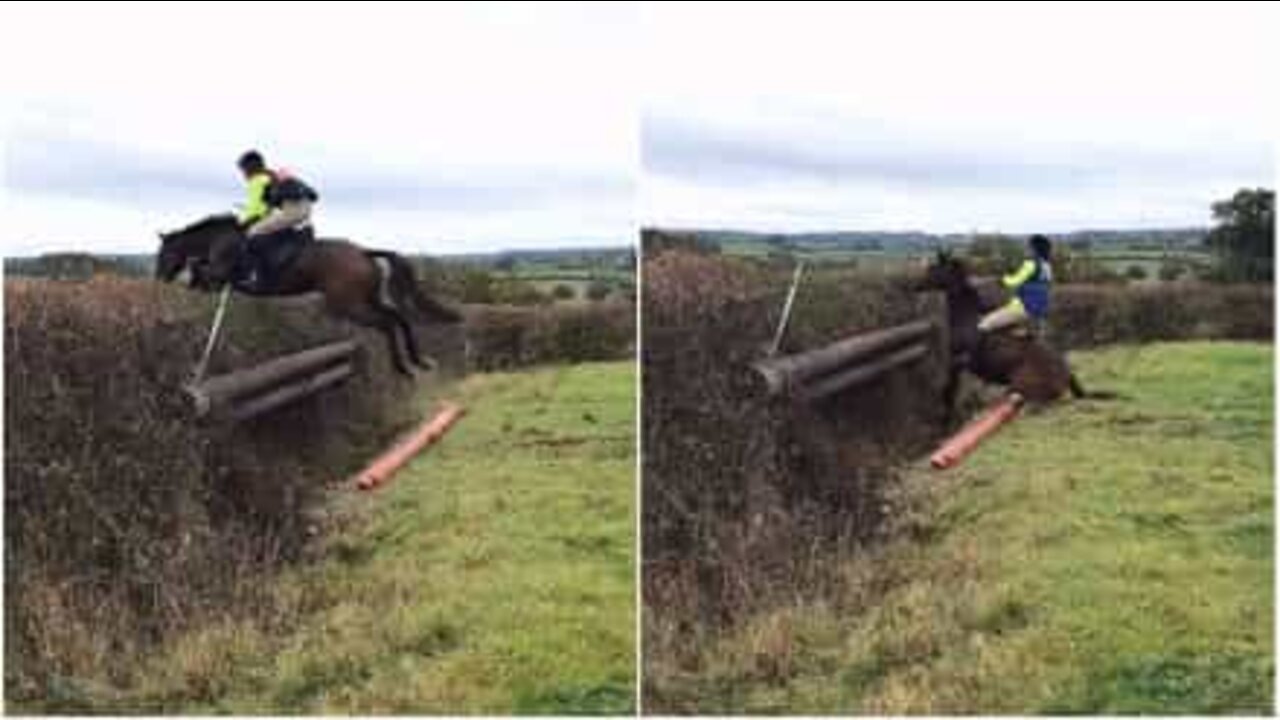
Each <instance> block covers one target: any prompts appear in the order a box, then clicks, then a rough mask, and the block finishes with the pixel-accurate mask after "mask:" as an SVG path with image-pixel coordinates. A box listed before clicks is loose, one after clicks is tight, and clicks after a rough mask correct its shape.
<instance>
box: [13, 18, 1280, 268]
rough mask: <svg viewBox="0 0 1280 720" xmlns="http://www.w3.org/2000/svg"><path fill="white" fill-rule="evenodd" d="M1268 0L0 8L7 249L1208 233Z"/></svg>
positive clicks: (1256, 97)
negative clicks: (298, 238) (258, 220)
mask: <svg viewBox="0 0 1280 720" xmlns="http://www.w3.org/2000/svg"><path fill="white" fill-rule="evenodd" d="M1276 27H1280V23H1278V22H1277V17H1276V12H1275V11H1273V10H1272V9H1271V8H1270V7H1259V6H1240V5H1228V4H1225V3H1205V4H1199V5H1196V6H1191V7H1188V6H1187V5H1186V4H1160V5H1158V6H1157V5H1147V4H1133V5H1118V4H1115V3H1103V4H1099V5H1086V6H1078V5H1076V4H1071V5H1043V4H1029V5H1017V6H1014V5H1010V4H1004V3H999V4H964V5H961V6H959V7H956V6H954V5H953V4H941V5H935V4H912V5H906V6H901V5H898V4H890V5H884V4H861V3H860V4H843V5H834V4H830V5H829V4H825V3H824V4H804V3H797V2H785V3H772V4H766V3H750V4H747V3H732V4H730V3H706V4H683V3H681V4H672V5H670V6H668V5H666V4H647V3H645V4H621V5H573V4H553V5H548V4H536V5H525V4H519V3H517V4H506V3H496V4H495V3H489V4H470V3H467V4H450V5H443V6H440V5H437V4H428V5H425V6H417V5H415V6H414V7H412V8H402V7H400V6H399V5H394V6H393V5H379V4H373V3H359V4H350V5H344V6H335V5H334V4H331V3H312V4H308V5H307V6H305V8H300V7H294V6H291V5H285V4H272V3H248V4H243V5H236V6H223V5H217V6H213V5H195V6H189V5H187V4H181V5H175V4H153V3H148V4H145V5H144V6H143V5H134V6H129V5H118V4H114V5H111V6H105V7H104V6H102V5H100V4H88V5H58V6H53V7H46V6H44V5H36V6H21V7H14V6H13V5H12V4H4V5H0V62H2V63H3V65H2V67H4V68H5V69H6V71H7V72H5V73H3V74H2V77H0V83H4V86H3V87H2V88H0V89H2V90H3V92H0V132H2V133H3V137H4V140H5V142H4V143H2V144H0V154H2V155H3V158H0V159H2V160H3V169H4V176H3V177H4V184H3V188H4V193H3V194H2V195H0V203H2V204H3V207H2V208H0V238H2V239H3V242H4V247H5V251H6V253H7V254H20V253H31V252H42V251H49V250H66V249H80V250H89V251H111V250H122V251H141V250H150V249H152V248H153V245H154V242H155V240H154V233H155V231H156V230H159V229H166V228H173V227H177V226H180V225H183V224H185V223H187V222H190V221H192V220H194V219H197V218H199V217H201V216H203V215H206V214H208V213H212V212H220V211H225V210H228V209H230V208H231V206H232V204H233V203H236V202H239V200H240V197H241V192H242V191H241V186H240V180H239V177H238V176H237V174H236V172H235V169H234V167H233V163H234V160H235V157H236V156H237V155H238V154H239V153H240V152H241V151H242V150H244V149H246V148H248V147H257V148H260V149H261V150H263V151H264V152H265V153H266V155H267V157H268V160H269V161H272V162H275V163H278V164H280V165H283V166H284V167H287V168H290V169H292V170H294V171H296V172H298V173H299V174H301V175H302V176H304V177H305V178H307V179H308V180H311V181H313V183H314V184H315V185H316V186H317V187H318V189H319V191H320V193H321V195H322V200H321V203H320V205H319V208H318V215H317V222H318V226H319V228H320V230H321V232H322V233H324V234H333V235H344V236H348V237H352V238H354V239H356V240H357V241H363V242H367V243H369V244H374V245H379V246H387V247H394V248H399V249H405V250H416V251H424V252H432V253H441V252H474V251H486V250H497V249H502V248H511V247H538V246H541V247H546V246H564V245H574V244H579V245H581V244H600V243H611V244H622V243H626V242H629V241H630V240H631V239H632V238H633V236H634V234H635V232H634V231H635V228H636V226H637V225H638V224H640V223H645V224H663V225H675V226H701V227H712V226H714V227H735V228H744V229H756V230H817V229H832V228H842V229H894V230H906V229H922V230H932V231H948V232H966V231H971V230H1000V231H1006V232H1028V231H1034V230H1040V231H1050V232H1052V231H1062V230H1069V229H1075V228H1085V227H1092V228H1096V227H1138V226H1171V225H1203V224H1206V223H1208V222H1209V204H1210V203H1211V202H1212V201H1213V200H1214V199H1216V198H1220V197H1224V196H1227V195H1229V194H1230V193H1231V192H1233V191H1234V190H1235V189H1236V188H1238V187H1241V186H1251V185H1267V186H1274V177H1275V147H1274V145H1273V144H1272V140H1274V139H1275V138H1276V135H1277V133H1276V128H1277V127H1280V114H1278V113H1277V112H1276V95H1277V87H1276V83H1275V80H1274V77H1273V74H1272V73H1273V70H1274V68H1275V67H1276V66H1277V63H1276V60H1277V58H1276V53H1275V52H1274V51H1273V50H1271V47H1272V46H1273V45H1274V40H1275V28H1276Z"/></svg>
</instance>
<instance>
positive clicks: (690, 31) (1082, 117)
mask: <svg viewBox="0 0 1280 720" xmlns="http://www.w3.org/2000/svg"><path fill="white" fill-rule="evenodd" d="M1187 5H1188V4H1183V3H1176V4H1175V3H1160V4H1157V5H1148V4H1121V3H1103V4H1076V3H1072V4H1070V5H1069V6H1068V5H1063V4H1040V3H1036V4H1030V3H1027V4H1014V3H997V4H974V3H955V4H952V3H947V4H924V5H921V4H905V3H904V4H901V5H898V4H894V5H891V6H886V5H881V4H844V5H837V4H828V3H821V4H810V3H796V2H791V3H759V4H757V3H752V4H750V5H745V4H744V5H741V6H739V5H737V4H733V5H725V6H721V5H719V4H714V3H707V4H694V5H686V4H679V5H678V6H671V7H668V6H659V5H650V6H646V7H644V8H643V11H642V13H641V23H642V25H643V30H642V32H641V38H642V40H641V42H642V45H643V46H644V47H645V50H644V51H643V54H644V55H645V57H646V64H645V72H644V77H643V81H644V83H645V85H646V91H645V94H646V97H645V100H644V102H643V119H642V131H641V132H642V142H641V152H642V163H643V175H642V179H641V182H640V184H639V186H640V197H639V199H638V205H639V208H640V209H639V212H640V215H641V221H642V223H643V224H646V225H665V226H674V227H722V228H737V229H746V230H760V231H770V232H778V231H815V230H833V229H848V230H925V231H931V232H961V233H963V232H974V231H983V232H990V231H1000V232H1013V233H1024V232H1035V231H1044V232H1059V231H1067V230H1073V229H1083V228H1139V227H1152V226H1204V225H1208V224H1209V223H1210V204H1211V203H1212V202H1213V201H1214V200H1216V199H1220V198H1223V197H1227V196H1229V195H1230V194H1231V193H1233V192H1234V191H1235V190H1236V189H1237V188H1240V187H1244V186H1248V187H1253V186H1258V185H1262V186H1267V187H1274V186H1275V182H1274V178H1275V158H1276V155H1275V146H1274V144H1273V142H1272V141H1273V140H1274V139H1275V138H1276V136H1277V132H1276V128H1277V127H1280V122H1278V120H1280V116H1278V115H1277V112H1276V99H1277V98H1276V84H1275V82H1274V80H1273V77H1272V74H1273V72H1274V69H1275V68H1276V67H1277V66H1278V64H1277V63H1276V58H1275V53H1274V52H1273V51H1272V50H1271V49H1270V48H1271V47H1272V46H1273V45H1274V39H1275V38H1274V35H1275V28H1277V27H1280V17H1277V15H1278V14H1277V12H1276V11H1275V10H1274V8H1270V7H1244V6H1239V5H1230V4H1226V3H1209V4H1202V5H1198V6H1190V7H1188V6H1187Z"/></svg>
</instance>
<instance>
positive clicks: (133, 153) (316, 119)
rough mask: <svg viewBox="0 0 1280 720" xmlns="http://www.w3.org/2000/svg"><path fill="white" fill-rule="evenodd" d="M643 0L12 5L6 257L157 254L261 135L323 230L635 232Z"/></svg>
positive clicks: (548, 242) (466, 248) (610, 237)
mask: <svg viewBox="0 0 1280 720" xmlns="http://www.w3.org/2000/svg"><path fill="white" fill-rule="evenodd" d="M637 25H638V13H637V8H636V7H634V6H622V7H612V6H607V7H602V6H573V5H546V4H543V5H539V6H537V7H527V6H525V5H523V4H519V3H513V4H505V3H498V4H485V5H480V4H458V5H445V6H437V5H436V4H427V5H425V6H418V5H415V6H414V7H411V8H404V7H401V6H400V5H394V6H392V5H378V4H374V3H359V4H350V5H345V6H335V5H333V4H330V3H307V4H306V5H292V4H285V3H261V2H255V3H248V4H244V5H240V6H221V5H219V6H213V5H197V6H194V7H191V6H188V5H187V4H185V3H184V4H172V3H147V4H146V5H145V6H142V5H133V6H121V5H111V6H101V5H98V4H86V5H76V6H55V7H46V6H44V5H39V6H34V7H32V6H23V7H19V8H15V7H12V6H10V5H8V4H6V5H4V6H3V7H2V8H0V60H3V67H4V68H5V69H6V71H7V72H6V73H4V75H5V78H6V79H5V80H4V81H3V82H5V83H6V87H5V88H4V93H3V97H4V99H3V101H0V102H3V103H4V105H5V107H3V108H0V109H3V110H4V112H3V113H0V118H3V120H0V122H3V123H4V127H3V128H0V129H3V130H4V133H5V139H6V142H5V143H4V146H5V147H4V155H5V157H4V181H5V182H4V187H5V196H6V197H5V199H4V203H5V207H4V210H3V213H2V214H0V237H3V239H4V243H5V250H6V254H21V253H28V252H41V251H48V250H53V249H81V250H90V251H108V250H127V251H139V250H152V249H153V246H154V244H155V234H154V233H155V231H156V230H158V229H163V228H173V227H176V226H180V225H183V224H186V223H187V222H190V221H193V220H195V219H198V218H199V217H202V216H204V215H206V214H209V213H213V212H220V211H225V210H228V209H231V206H232V204H233V203H237V202H239V201H240V200H241V195H242V189H241V185H240V179H239V177H238V175H237V173H236V170H235V167H234V162H235V158H236V157H237V155H238V154H239V153H240V152H241V151H243V150H245V149H247V148H249V147H256V148H259V149H261V150H262V151H263V152H264V153H265V154H266V156H267V159H268V161H269V162H272V163H278V164H279V165H282V166H284V167H287V168H290V169H292V170H294V171H295V172H297V173H299V174H300V175H302V176H303V177H305V178H306V179H308V180H310V181H312V182H313V184H314V185H316V186H317V188H318V190H319V191H320V193H321V203H320V205H319V206H318V209H317V225H318V227H319V229H320V230H321V232H322V233H325V234H338V235H346V236H349V237H352V238H354V239H356V240H357V241H367V242H369V243H371V244H376V245H380V246H386V247H395V248H400V249H412V250H420V251H428V252H470V251H484V250H495V249H501V248H510V247H535V246H542V247H545V246H558V245H583V244H590V245H598V244H614V245H621V244H625V243H628V242H630V241H631V239H632V237H633V236H634V227H635V226H634V221H635V212H634V200H635V181H636V167H637V165H638V158H639V149H638V139H639V129H638V126H639V114H638V111H637V106H636V101H635V98H636V92H635V81H634V78H633V65H634V62H635V56H636V53H635V49H636V48H635V44H634V43H635V37H636V27H637Z"/></svg>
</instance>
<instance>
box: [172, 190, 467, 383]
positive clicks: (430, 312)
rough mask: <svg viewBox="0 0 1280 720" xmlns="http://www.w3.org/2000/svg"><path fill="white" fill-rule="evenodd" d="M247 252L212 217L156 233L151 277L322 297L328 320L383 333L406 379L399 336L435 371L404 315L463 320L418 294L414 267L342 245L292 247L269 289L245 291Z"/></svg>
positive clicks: (227, 225) (226, 218)
mask: <svg viewBox="0 0 1280 720" xmlns="http://www.w3.org/2000/svg"><path fill="white" fill-rule="evenodd" d="M246 247H247V240H246V238H245V235H244V232H243V231H242V229H241V227H240V223H239V222H238V221H237V219H236V217H235V216H234V215H230V214H223V215H211V216H209V217H207V218H205V219H203V220H200V221H199V222H196V223H193V224H191V225H188V226H187V227H185V228H183V229H181V230H176V231H174V232H169V233H160V252H159V254H158V256H157V259H156V277H158V278H160V279H161V280H163V281H165V282H170V281H172V280H173V279H174V278H176V277H177V276H178V275H179V273H181V272H182V270H183V269H188V270H189V271H190V272H191V276H192V282H191V285H192V287H196V288H200V289H206V290H217V289H220V288H222V287H223V286H225V285H226V284H228V283H231V285H232V287H233V288H234V289H236V290H238V291H241V292H248V294H253V295H268V296H283V295H301V294H303V293H308V292H319V293H321V294H322V295H323V296H324V304H325V307H326V309H327V310H328V311H329V312H330V313H331V314H333V315H335V316H337V317H341V318H344V319H347V320H351V321H353V322H355V323H358V324H360V325H364V326H366V327H372V328H376V329H378V330H380V331H381V332H382V333H383V335H384V336H385V337H386V339H387V346H388V347H389V348H390V352H391V361H392V363H393V364H394V365H395V367H396V369H397V370H399V371H400V372H401V373H403V374H405V375H410V376H411V375H412V374H413V372H412V370H410V369H409V366H408V365H407V364H406V363H405V361H404V358H403V357H402V356H401V353H400V347H399V344H398V338H399V337H403V339H404V344H405V348H406V349H407V351H408V356H409V360H410V361H411V362H412V363H413V364H414V365H416V366H418V367H419V368H422V369H423V370H432V369H434V367H435V362H434V361H433V360H431V359H430V358H426V359H424V358H423V357H422V356H421V355H420V354H419V353H418V344H417V341H416V340H415V339H414V336H413V330H412V328H411V326H410V324H409V321H408V319H407V318H406V311H407V310H409V309H413V310H416V311H417V314H418V315H419V316H420V317H421V318H422V319H424V320H426V321H428V322H440V323H457V322H461V321H462V317H461V316H460V315H459V314H458V313H457V312H456V311H454V310H452V309H450V308H448V307H446V306H445V305H443V304H441V303H439V302H437V301H435V300H433V299H431V298H429V297H427V296H426V295H424V294H423V293H422V291H421V289H420V288H419V287H418V283H417V281H416V280H415V279H414V275H413V268H412V267H411V266H410V265H409V263H408V262H407V261H405V259H404V258H403V257H401V256H400V255H398V254H396V253H394V252H390V251H386V250H365V249H363V248H360V247H358V246H356V245H355V244H353V243H351V242H348V241H346V240H335V239H322V240H314V241H308V242H301V243H297V244H295V245H293V247H292V249H293V250H294V251H295V252H294V255H295V256H294V257H293V259H292V261H290V262H288V263H287V264H286V265H285V266H284V267H283V268H282V269H281V270H280V271H279V272H278V273H277V274H276V277H275V278H274V280H273V282H272V283H271V284H270V287H268V288H267V289H266V290H265V291H256V290H255V291H246V290H245V289H244V288H243V287H242V286H240V285H239V284H238V282H237V281H238V278H237V274H238V273H237V270H238V268H239V267H240V266H241V263H242V258H243V257H244V253H245V249H246Z"/></svg>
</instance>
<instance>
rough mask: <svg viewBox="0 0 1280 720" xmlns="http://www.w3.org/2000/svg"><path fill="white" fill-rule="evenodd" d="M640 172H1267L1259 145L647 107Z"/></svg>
mask: <svg viewBox="0 0 1280 720" xmlns="http://www.w3.org/2000/svg"><path fill="white" fill-rule="evenodd" d="M642 132H643V136H642V137H643V141H642V148H643V166H644V170H645V172H646V173H652V174H655V175H661V176H667V177H671V178H680V179H684V180H689V181H694V182H697V183H701V184H711V185H721V186H726V187H735V186H737V187H740V186H752V185H763V184H777V183H787V182H813V183H824V184H827V185H831V186H839V185H857V184H863V183H881V184H884V185H887V186H893V187H906V188H914V189H917V190H920V191H928V190H931V189H938V190H1002V191H1014V192H1019V193H1025V192H1032V191H1056V192H1071V191H1077V190H1083V189H1087V188H1097V187H1102V186H1107V185H1110V184H1114V183H1116V182H1117V181H1120V180H1125V181H1139V180H1148V181H1155V182H1158V183H1168V182H1174V183H1177V182H1185V181H1191V180H1195V179H1200V178H1204V177H1206V176H1209V177H1221V176H1224V175H1225V176H1235V177H1239V178H1241V179H1242V180H1244V179H1248V178H1259V177H1265V176H1266V175H1268V174H1269V173H1270V158H1269V157H1268V154H1267V152H1266V147H1265V146H1264V145H1258V146H1254V147H1247V146H1246V147H1244V148H1240V147H1226V148H1223V149H1213V150H1208V151H1203V150H1202V151H1201V152H1199V153H1198V154H1197V153H1196V152H1195V150H1200V149H1198V148H1196V149H1191V150H1188V149H1185V148H1167V147H1166V148H1158V149H1144V148H1137V147H1133V146H1129V145H1120V144H1106V145H1104V144H1100V143H1096V142H1090V141H1088V140H1080V141H1077V142H1074V143H1056V144H1054V143H1037V142H1035V141H1025V140H1019V139H1017V138H1007V139H1005V140H1004V141H1003V142H992V141H990V140H988V139H983V138H974V137H964V136H955V137H951V138H948V137H947V136H946V135H945V134H944V133H941V132H927V131H918V132H917V133H915V134H912V133H910V132H905V131H900V130H894V129H892V128H889V127H887V126H886V125H883V124H876V123H872V122H867V121H865V120H851V121H846V122H839V121H837V122H827V123H824V124H818V125H816V126H815V125H812V124H811V125H810V126H809V127H806V128H799V127H789V126H787V125H786V124H785V123H781V124H774V125H771V126H767V127H747V126H744V125H739V126H736V127H735V126H731V125H726V124H717V123H715V122H707V121H704V120H699V119H697V118H692V117H672V116H664V115H650V116H649V117H647V118H646V120H645V122H644V125H643V131H642Z"/></svg>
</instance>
